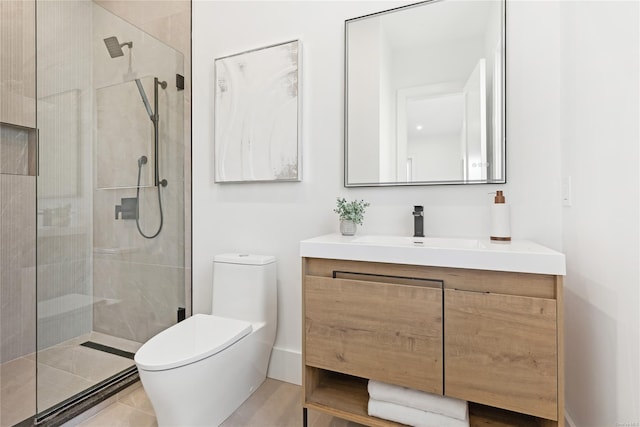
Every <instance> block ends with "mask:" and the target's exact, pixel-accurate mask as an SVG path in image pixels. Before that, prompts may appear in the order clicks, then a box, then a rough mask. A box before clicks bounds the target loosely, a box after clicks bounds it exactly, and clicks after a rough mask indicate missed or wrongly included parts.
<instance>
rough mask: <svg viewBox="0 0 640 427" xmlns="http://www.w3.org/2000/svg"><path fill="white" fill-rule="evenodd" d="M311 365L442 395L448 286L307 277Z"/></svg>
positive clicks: (308, 357) (307, 337)
mask: <svg viewBox="0 0 640 427" xmlns="http://www.w3.org/2000/svg"><path fill="white" fill-rule="evenodd" d="M304 328H305V338H304V340H305V364H306V365H309V366H314V367H317V368H322V369H327V370H331V371H337V372H342V373H346V374H350V375H354V376H358V377H362V378H368V379H375V380H379V381H384V382H388V383H392V384H397V385H402V386H405V387H411V388H415V389H418V390H423V391H428V392H432V393H439V394H442V289H441V288H440V287H438V288H430V287H425V286H413V285H406V284H390V283H380V282H371V281H364V280H348V279H332V278H328V277H315V276H305V279H304Z"/></svg>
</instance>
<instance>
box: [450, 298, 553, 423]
mask: <svg viewBox="0 0 640 427" xmlns="http://www.w3.org/2000/svg"><path fill="white" fill-rule="evenodd" d="M444 293H445V296H444V319H445V320H444V322H445V326H444V328H445V331H446V334H447V335H446V338H445V343H444V372H445V386H444V391H445V395H447V396H451V397H456V398H459V399H464V400H469V401H473V402H477V403H482V404H485V405H490V406H496V407H500V408H504V409H509V410H512V411H516V412H521V413H525V414H530V415H534V416H538V417H542V418H546V419H550V420H557V419H558V407H557V402H558V389H557V387H558V347H557V338H556V323H557V321H556V320H557V319H556V315H557V314H556V301H555V300H553V299H545V298H533V297H520V296H513V295H502V294H492V293H480V292H469V291H459V290H453V289H445V291H444Z"/></svg>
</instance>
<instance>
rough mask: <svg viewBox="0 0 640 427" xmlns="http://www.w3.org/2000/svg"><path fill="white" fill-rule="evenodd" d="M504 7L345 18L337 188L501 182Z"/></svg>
mask: <svg viewBox="0 0 640 427" xmlns="http://www.w3.org/2000/svg"><path fill="white" fill-rule="evenodd" d="M504 32H505V2H504V0H487V1H482V0H480V1H475V0H469V1H464V0H463V1H457V0H456V1H453V0H440V1H437V0H434V1H428V2H423V3H419V4H416V5H411V6H407V7H402V8H398V9H393V10H391V11H385V12H380V13H377V14H373V15H367V16H364V17H361V18H354V19H350V20H348V21H346V32H345V37H346V40H345V43H346V63H345V64H346V96H345V103H346V105H345V112H346V114H345V115H346V117H345V123H346V132H345V133H346V135H345V186H347V187H357V186H379V185H381V186H385V185H433V184H476V183H504V182H506V175H505V136H504V135H505V132H504V129H505V120H504V111H505V78H504V76H505V73H504V64H505V49H504V45H505V43H504Z"/></svg>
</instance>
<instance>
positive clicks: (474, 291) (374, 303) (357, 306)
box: [303, 257, 564, 426]
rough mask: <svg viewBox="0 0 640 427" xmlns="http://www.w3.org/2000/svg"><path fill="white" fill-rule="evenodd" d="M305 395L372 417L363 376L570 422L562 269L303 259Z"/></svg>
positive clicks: (540, 420)
mask: <svg viewBox="0 0 640 427" xmlns="http://www.w3.org/2000/svg"><path fill="white" fill-rule="evenodd" d="M303 319H304V324H303V365H304V368H303V369H304V371H303V400H304V401H303V405H304V408H310V409H314V410H320V411H323V412H326V413H329V414H332V415H334V416H337V417H340V418H344V419H348V420H351V421H355V422H358V423H362V424H366V425H372V426H393V425H398V424H396V423H393V422H389V421H386V420H382V419H379V418H374V417H369V416H368V415H367V402H368V393H367V389H366V387H367V380H368V379H375V380H379V381H384V382H387V383H391V384H396V385H401V386H405V387H410V388H414V389H418V390H423V391H427V392H431V393H436V394H441V395H445V396H449V397H455V398H459V399H463V400H467V401H469V408H470V421H471V425H472V426H481V425H500V426H509V425H511V426H528V425H531V426H563V425H564V415H563V405H564V401H563V398H562V396H563V369H562V364H563V353H562V276H559V275H549V274H531V273H517V272H501V271H487V270H473V269H462V268H445V267H431V266H418V265H403V264H389V263H380V262H363V261H350V260H341V259H321V258H312V257H303Z"/></svg>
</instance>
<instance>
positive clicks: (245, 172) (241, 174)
mask: <svg viewBox="0 0 640 427" xmlns="http://www.w3.org/2000/svg"><path fill="white" fill-rule="evenodd" d="M300 51H301V45H300V41H299V40H292V41H287V42H284V43H279V44H274V45H270V46H266V47H262V48H258V49H252V50H248V51H245V52H242V53H237V54H234V55H229V56H225V57H221V58H217V59H215V61H214V68H215V77H214V79H215V102H214V182H216V183H233V182H273V181H277V182H281V181H284V182H286V181H301V180H302V174H301V165H302V162H301V152H300V105H301V103H300V80H301V79H300V57H301V52H300Z"/></svg>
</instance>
